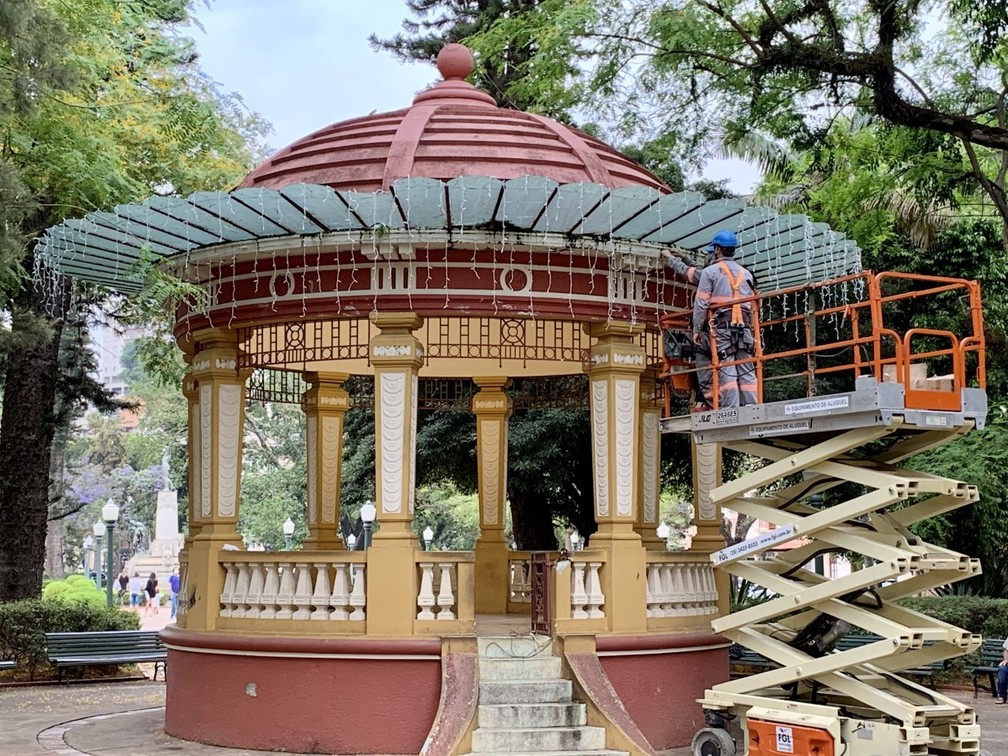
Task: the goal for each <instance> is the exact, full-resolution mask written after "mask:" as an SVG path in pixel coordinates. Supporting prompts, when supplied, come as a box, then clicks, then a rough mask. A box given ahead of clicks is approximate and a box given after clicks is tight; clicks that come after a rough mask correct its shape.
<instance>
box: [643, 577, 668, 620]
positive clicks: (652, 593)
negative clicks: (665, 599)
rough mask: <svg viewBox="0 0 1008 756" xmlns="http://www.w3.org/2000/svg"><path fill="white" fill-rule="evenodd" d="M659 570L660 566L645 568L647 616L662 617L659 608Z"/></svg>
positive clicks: (662, 614)
mask: <svg viewBox="0 0 1008 756" xmlns="http://www.w3.org/2000/svg"><path fill="white" fill-rule="evenodd" d="M661 568H662V566H661V565H660V564H649V565H648V566H647V616H648V617H664V616H665V613H664V612H663V611H662V608H661V594H662V588H661Z"/></svg>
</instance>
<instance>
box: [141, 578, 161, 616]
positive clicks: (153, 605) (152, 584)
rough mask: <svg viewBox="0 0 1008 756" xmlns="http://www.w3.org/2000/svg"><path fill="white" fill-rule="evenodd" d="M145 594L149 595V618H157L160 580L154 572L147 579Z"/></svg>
mask: <svg viewBox="0 0 1008 756" xmlns="http://www.w3.org/2000/svg"><path fill="white" fill-rule="evenodd" d="M144 593H146V594H147V616H148V617H156V616H157V614H158V609H159V607H158V579H157V575H155V574H154V573H153V572H152V573H151V574H150V577H149V578H147V585H145V586H144Z"/></svg>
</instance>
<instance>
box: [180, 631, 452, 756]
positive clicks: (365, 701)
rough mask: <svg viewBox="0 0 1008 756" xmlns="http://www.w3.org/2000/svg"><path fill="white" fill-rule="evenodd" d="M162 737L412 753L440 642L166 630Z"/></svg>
mask: <svg viewBox="0 0 1008 756" xmlns="http://www.w3.org/2000/svg"><path fill="white" fill-rule="evenodd" d="M162 637H163V638H164V641H165V643H166V644H167V645H168V647H169V651H168V668H169V670H170V674H169V675H168V683H167V699H166V704H165V731H166V732H167V733H168V734H169V735H172V736H174V737H178V738H183V739H185V740H194V741H198V742H201V743H212V744H214V745H221V746H229V747H233V748H249V749H257V750H283V751H293V752H296V753H344V754H348V753H360V754H367V753H381V754H416V753H419V752H420V750H421V748H422V747H423V743H424V740H425V739H426V738H427V735H428V733H429V732H430V730H431V725H432V724H433V722H434V718H435V714H436V712H437V710H438V702H439V700H440V697H441V660H440V654H441V644H440V641H439V640H437V639H434V640H430V641H413V640H404V641H391V640H389V641H363V640H331V639H327V640H312V639H291V638H248V637H240V636H226V635H224V636H222V635H221V634H220V633H213V634H212V635H210V634H207V633H196V632H187V631H184V630H178V629H167V630H165V631H163V632H162Z"/></svg>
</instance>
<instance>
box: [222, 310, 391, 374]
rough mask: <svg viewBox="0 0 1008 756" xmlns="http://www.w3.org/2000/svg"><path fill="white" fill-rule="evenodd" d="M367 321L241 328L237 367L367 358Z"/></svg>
mask: <svg viewBox="0 0 1008 756" xmlns="http://www.w3.org/2000/svg"><path fill="white" fill-rule="evenodd" d="M370 340H371V330H370V323H369V321H367V320H357V319H354V320H314V321H301V320H298V321H292V322H288V323H276V324H273V325H265V326H256V327H254V328H240V329H238V343H239V344H240V345H241V354H240V356H239V359H238V367H240V368H243V367H245V368H248V367H287V366H289V365H304V364H305V363H308V362H319V361H328V360H352V359H361V358H364V359H367V356H368V343H369V341H370Z"/></svg>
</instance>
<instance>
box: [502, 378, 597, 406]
mask: <svg viewBox="0 0 1008 756" xmlns="http://www.w3.org/2000/svg"><path fill="white" fill-rule="evenodd" d="M507 393H508V396H509V397H511V403H512V407H513V408H514V409H516V410H524V409H551V408H552V409H586V408H587V407H588V376H586V375H562V376H555V377H550V378H516V379H515V380H514V381H513V382H512V383H511V386H510V388H508V390H507Z"/></svg>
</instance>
